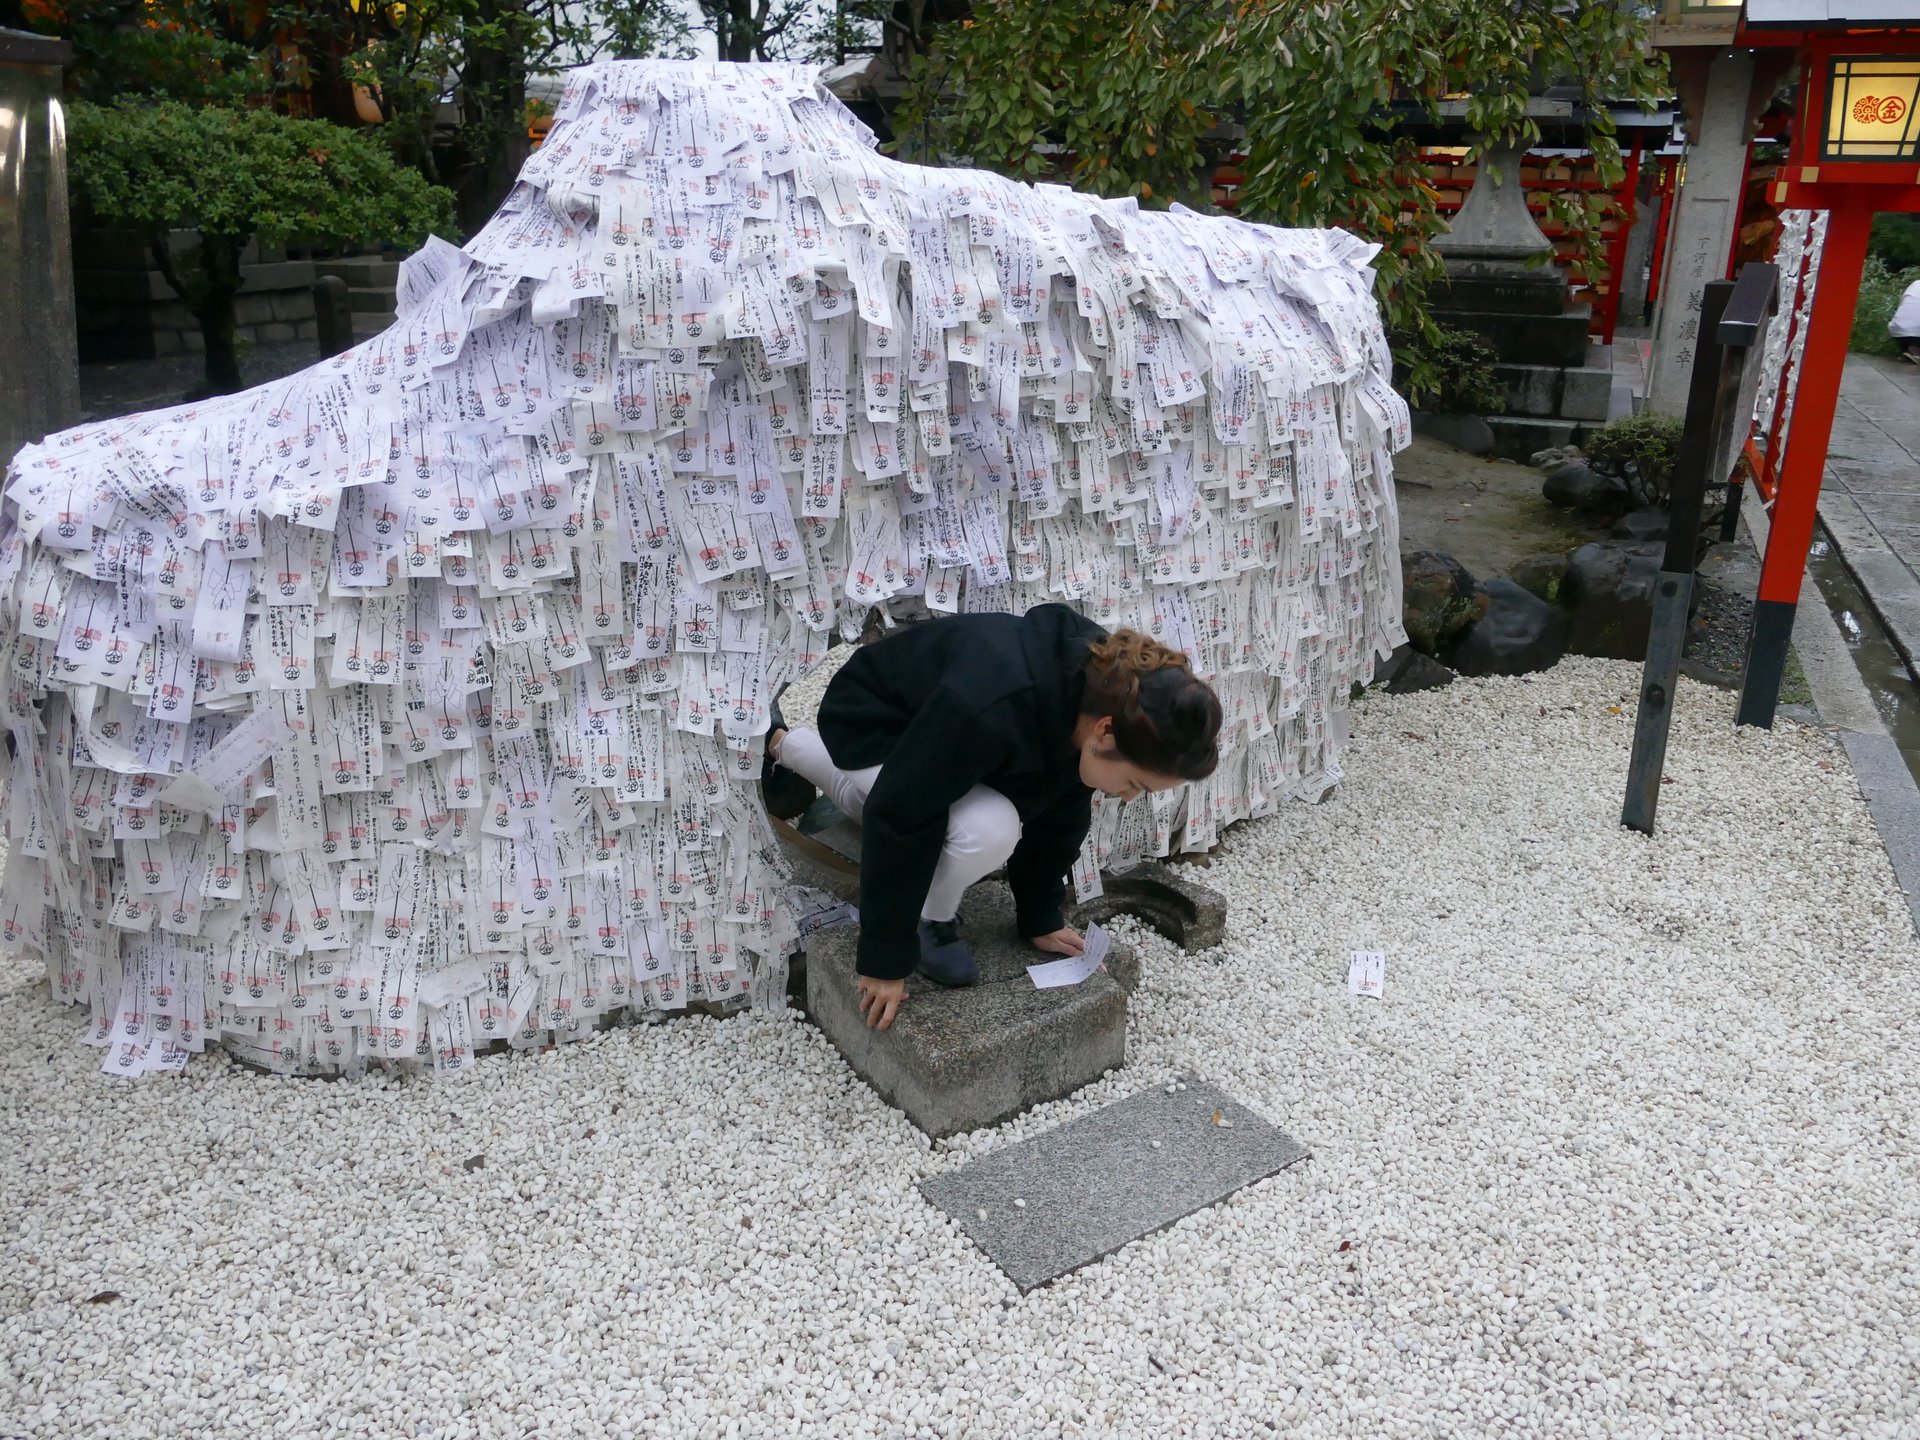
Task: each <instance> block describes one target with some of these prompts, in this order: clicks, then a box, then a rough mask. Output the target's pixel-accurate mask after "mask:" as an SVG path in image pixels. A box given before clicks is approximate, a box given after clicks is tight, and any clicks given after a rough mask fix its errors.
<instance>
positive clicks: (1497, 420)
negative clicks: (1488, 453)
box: [1487, 415, 1574, 460]
mask: <svg viewBox="0 0 1920 1440" xmlns="http://www.w3.org/2000/svg"><path fill="white" fill-rule="evenodd" d="M1487 424H1488V425H1490V426H1492V427H1493V453H1494V454H1495V455H1498V456H1500V457H1501V458H1503V459H1507V460H1525V459H1526V458H1527V457H1528V456H1529V455H1531V454H1533V452H1534V451H1536V450H1545V449H1547V448H1548V447H1549V446H1557V445H1571V444H1572V443H1573V437H1574V423H1573V422H1572V421H1571V420H1547V419H1538V418H1536V417H1534V416H1531V415H1489V416H1488V417H1487Z"/></svg>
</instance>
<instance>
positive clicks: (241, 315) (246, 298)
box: [233, 295, 273, 325]
mask: <svg viewBox="0 0 1920 1440" xmlns="http://www.w3.org/2000/svg"><path fill="white" fill-rule="evenodd" d="M272 319H273V299H272V297H271V296H267V295H242V296H240V297H239V298H237V299H236V300H235V301H234V302H233V323H234V324H236V325H264V324H266V323H267V322H268V321H270V320H272Z"/></svg>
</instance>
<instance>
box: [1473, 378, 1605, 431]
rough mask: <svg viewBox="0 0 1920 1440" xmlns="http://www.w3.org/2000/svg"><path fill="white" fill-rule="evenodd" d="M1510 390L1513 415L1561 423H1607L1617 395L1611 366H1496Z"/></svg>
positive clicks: (1501, 379) (1511, 412)
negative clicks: (1613, 397) (1612, 401)
mask: <svg viewBox="0 0 1920 1440" xmlns="http://www.w3.org/2000/svg"><path fill="white" fill-rule="evenodd" d="M1493 373H1494V374H1495V375H1496V376H1497V377H1498V378H1499V380H1500V382H1501V383H1502V384H1503V385H1505V386H1506V387H1507V411H1506V413H1507V414H1509V415H1533V416H1537V417H1541V418H1551V419H1560V420H1605V419H1606V418H1607V410H1608V404H1609V401H1610V398H1611V396H1612V394H1613V369H1612V367H1611V366H1581V367H1579V368H1577V369H1569V368H1566V367H1564V366H1559V365H1496V366H1494V367H1493Z"/></svg>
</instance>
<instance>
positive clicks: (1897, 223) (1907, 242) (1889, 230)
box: [1867, 213, 1920, 270]
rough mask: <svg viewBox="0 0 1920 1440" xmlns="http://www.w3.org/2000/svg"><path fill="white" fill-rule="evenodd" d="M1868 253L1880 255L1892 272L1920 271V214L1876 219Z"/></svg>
mask: <svg viewBox="0 0 1920 1440" xmlns="http://www.w3.org/2000/svg"><path fill="white" fill-rule="evenodd" d="M1867 253H1868V254H1869V255H1877V256H1879V257H1880V259H1882V260H1883V261H1885V262H1886V266H1887V268H1888V269H1889V270H1912V269H1915V268H1920V215H1895V214H1891V213H1889V214H1885V215H1876V216H1874V217H1873V235H1872V238H1871V239H1869V240H1868V241H1867Z"/></svg>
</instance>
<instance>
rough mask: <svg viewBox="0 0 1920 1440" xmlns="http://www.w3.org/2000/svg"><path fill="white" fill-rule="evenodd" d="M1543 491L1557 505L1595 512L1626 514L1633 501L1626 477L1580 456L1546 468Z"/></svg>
mask: <svg viewBox="0 0 1920 1440" xmlns="http://www.w3.org/2000/svg"><path fill="white" fill-rule="evenodd" d="M1540 493H1541V494H1542V495H1544V496H1546V497H1547V500H1548V501H1549V502H1550V503H1552V504H1554V505H1559V506H1562V507H1564V508H1565V509H1568V510H1578V511H1581V512H1583V513H1585V514H1593V515H1624V514H1625V513H1626V512H1627V510H1628V508H1629V507H1630V506H1631V505H1632V504H1633V496H1632V495H1631V494H1630V493H1629V492H1628V490H1627V482H1626V481H1624V480H1622V479H1621V478H1620V477H1619V476H1617V475H1609V474H1607V473H1606V472H1605V471H1604V470H1596V469H1594V468H1593V467H1592V466H1591V465H1588V464H1586V463H1585V462H1583V461H1577V460H1576V461H1572V462H1569V463H1566V464H1561V465H1556V466H1554V467H1553V468H1552V469H1550V470H1549V471H1547V474H1546V479H1545V480H1544V481H1543V482H1542V483H1541V486H1540Z"/></svg>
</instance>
